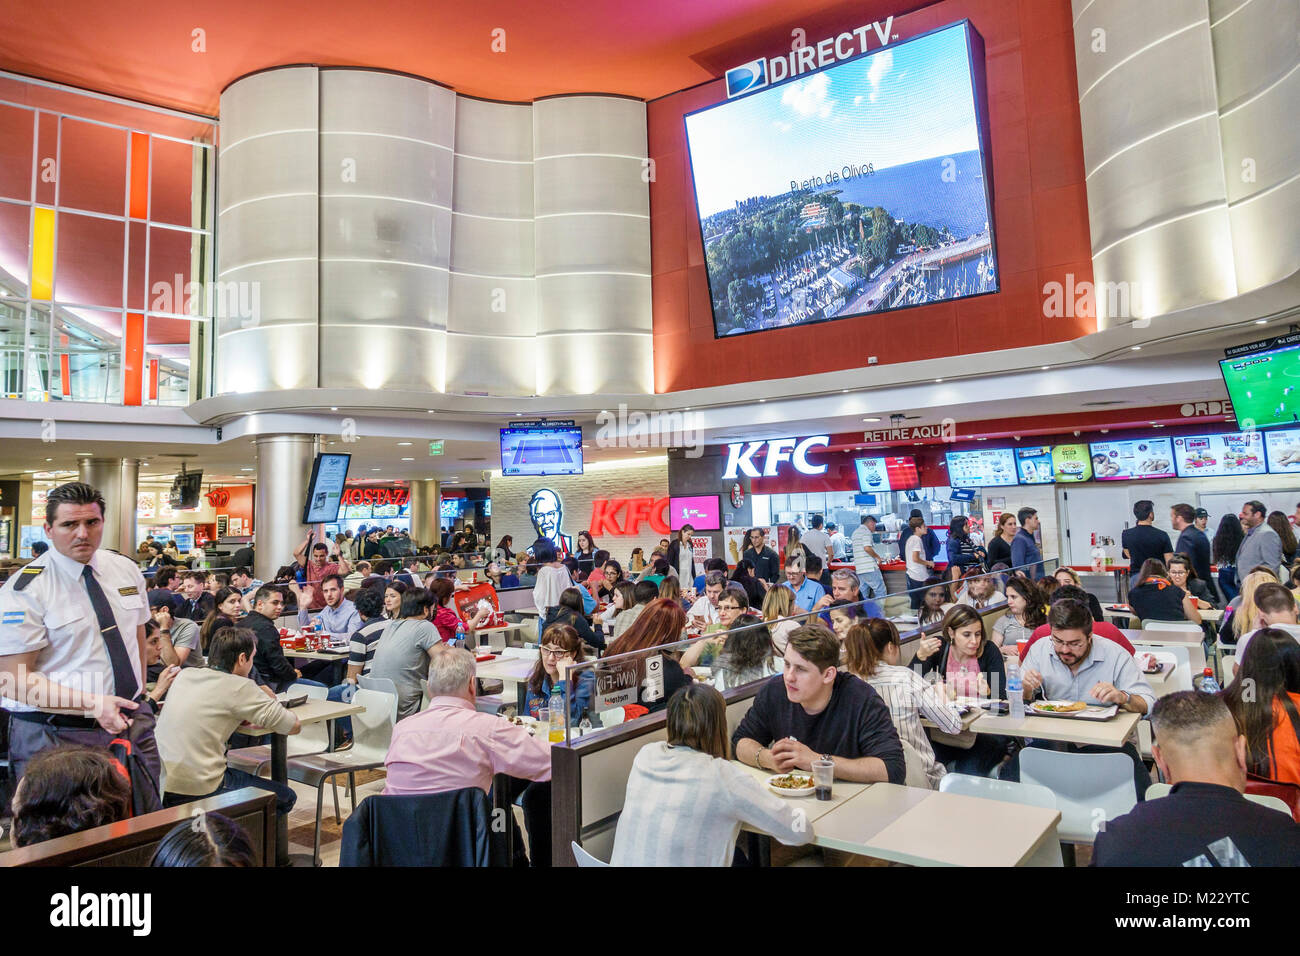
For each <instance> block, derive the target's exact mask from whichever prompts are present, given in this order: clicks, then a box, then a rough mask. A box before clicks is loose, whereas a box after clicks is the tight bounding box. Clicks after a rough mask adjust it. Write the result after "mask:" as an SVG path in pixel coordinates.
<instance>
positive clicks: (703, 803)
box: [610, 684, 813, 867]
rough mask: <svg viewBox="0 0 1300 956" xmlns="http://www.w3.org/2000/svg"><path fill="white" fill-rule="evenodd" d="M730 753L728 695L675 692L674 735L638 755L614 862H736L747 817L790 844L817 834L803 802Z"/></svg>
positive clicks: (702, 687)
mask: <svg viewBox="0 0 1300 956" xmlns="http://www.w3.org/2000/svg"><path fill="white" fill-rule="evenodd" d="M730 755H731V748H730V745H729V743H728V740H727V708H726V705H725V704H724V703H723V700H722V695H721V694H719V693H718V692H717V691H716V690H714V689H713V688H712V687H709V686H708V685H707V684H691V685H689V686H687V687H683V688H682V689H681V690H679V691H677V693H675V694H673V696H672V697H671V698H670V699H669V701H668V741H667V743H664V742H662V741H661V742H658V743H653V744H647V745H646V746H644V747H642V748H641V750H640V752H639V753H638V754H637V755H636V759H635V760H633V762H632V773H631V774H630V775H629V776H628V780H627V796H626V797H625V799H624V801H623V812H622V813H621V814H620V815H619V818H618V829H617V830H616V831H615V833H614V854H613V856H612V858H611V859H610V863H611V865H613V866H676V867H685V866H730V865H731V864H732V862H733V861H734V859H735V852H736V849H735V848H736V837H738V836H739V835H740V828H741V825H742V824H748V825H749V826H751V827H753V828H754V829H756V830H759V831H761V832H763V833H769V834H771V835H772V836H774V837H776V839H777V840H779V841H781V842H782V843H784V844H786V845H787V846H798V845H801V844H804V843H808V842H810V841H811V840H812V838H813V831H812V826H811V825H810V824H809V823H807V814H806V813H805V812H803V807H802V804H801V803H800V802H799V801H796V800H785V799H782V798H781V797H778V796H776V794H774V793H770V792H769V791H768V790H767V789H766V788H765V787H764V786H763V783H762V782H761V781H760V780H759V779H758V778H757V777H755V776H754V775H753V774H752V773H750V771H749V770H748V769H746V768H745V767H742V766H740V765H739V764H736V763H734V762H732V761H731V760H730V759H729V757H730Z"/></svg>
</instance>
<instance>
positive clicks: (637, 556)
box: [627, 548, 646, 574]
mask: <svg viewBox="0 0 1300 956" xmlns="http://www.w3.org/2000/svg"><path fill="white" fill-rule="evenodd" d="M645 568H646V564H645V551H644V550H643V549H641V548H633V549H632V557H631V558H630V559H629V560H628V562H627V570H628V573H629V574H640V573H641V572H642V571H644V570H645Z"/></svg>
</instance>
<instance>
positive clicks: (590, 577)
mask: <svg viewBox="0 0 1300 956" xmlns="http://www.w3.org/2000/svg"><path fill="white" fill-rule="evenodd" d="M610 563H611V562H610V559H609V552H608V551H606V550H605V549H604V548H601V549H600V550H599V551H597V552H596V557H595V559H594V560H593V561H592V565H591V570H590V571H588V572H587V574H586V576H585V577H584V578H583V581H582V586H583V587H584V588H586V589H587V593H588V594H590V595H591V596H592V597H593V598H595V599H596V603H598V604H599V603H603V602H604V601H608V600H609V587H607V585H609V584H613V582H615V581H617V580H618V579H619V578H620V577H622V576H623V569H622V568H621V567H619V565H618V562H617V561H614V562H613V565H614V567H613V569H611V568H610ZM602 591H603V592H605V593H604V594H602V593H601V592H602Z"/></svg>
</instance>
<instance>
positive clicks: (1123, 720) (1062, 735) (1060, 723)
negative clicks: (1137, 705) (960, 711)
mask: <svg viewBox="0 0 1300 956" xmlns="http://www.w3.org/2000/svg"><path fill="white" fill-rule="evenodd" d="M1025 707H1026V713H1025V719H1024V720H1016V719H1015V718H1014V717H1011V716H1010V715H1007V716H1005V717H995V716H993V715H992V714H987V713H985V714H981V715H980V717H979V719H978V720H976V721H975V722H974V723H972V724H971V726H970V729H971V730H973V731H975V733H977V734H1001V735H1003V736H1004V737H1033V738H1034V739H1035V740H1056V741H1060V742H1061V743H1067V744H1078V745H1079V746H1083V747H1114V748H1116V749H1119V748H1120V747H1122V746H1124V741H1125V740H1127V739H1128V737H1129V735H1130V734H1131V733H1133V729H1134V728H1135V727H1136V726H1137V722H1138V721H1139V720H1141V719H1142V715H1141V714H1135V713H1132V712H1130V711H1124V710H1122V711H1120V712H1119V713H1117V714H1116V715H1115V716H1114V717H1111V718H1109V719H1108V720H1080V719H1079V718H1077V717H1039V716H1037V715H1035V714H1031V713H1029V712H1028V707H1029V705H1028V704H1026V705H1025Z"/></svg>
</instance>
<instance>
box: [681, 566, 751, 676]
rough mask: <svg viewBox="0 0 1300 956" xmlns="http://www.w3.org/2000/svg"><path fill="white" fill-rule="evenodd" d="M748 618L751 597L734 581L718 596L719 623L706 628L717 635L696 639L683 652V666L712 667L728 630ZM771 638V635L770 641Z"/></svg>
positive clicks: (747, 621) (746, 621) (745, 622)
mask: <svg viewBox="0 0 1300 956" xmlns="http://www.w3.org/2000/svg"><path fill="white" fill-rule="evenodd" d="M669 580H673V579H671V578H670V579H669ZM667 583H668V582H667V581H665V582H664V584H667ZM748 618H749V598H748V597H747V596H746V595H745V589H744V588H742V587H741V586H740V585H739V584H735V583H734V582H733V583H732V584H728V585H727V586H726V587H725V588H723V589H722V596H721V597H719V598H718V623H717V624H710V625H709V626H708V627H707V628H706V629H705V631H706V633H708V632H714V633H715V634H716V636H714V637H712V638H710V639H708V640H704V641H696V642H695V643H694V644H692V645H691V646H690V647H688V648H687V649H686V650H685V651H684V652H683V653H682V658H681V664H682V667H696V666H699V667H712V666H713V662H714V660H715V658H717V656H718V655H719V654H721V653H722V649H723V644H724V642H725V641H726V638H727V632H728V631H730V630H731V628H733V627H742V626H744V625H745V624H748V623H750V621H749V620H748ZM716 632H722V633H716ZM770 639H771V637H770V635H769V641H770Z"/></svg>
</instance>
